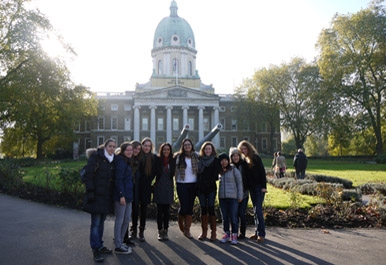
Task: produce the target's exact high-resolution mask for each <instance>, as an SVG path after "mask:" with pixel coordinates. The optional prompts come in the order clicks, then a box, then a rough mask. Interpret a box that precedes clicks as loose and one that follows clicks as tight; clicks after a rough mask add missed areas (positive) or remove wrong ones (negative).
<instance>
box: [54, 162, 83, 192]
mask: <svg viewBox="0 0 386 265" xmlns="http://www.w3.org/2000/svg"><path fill="white" fill-rule="evenodd" d="M79 172H80V170H74V169H68V168H61V169H60V172H59V184H60V190H61V191H62V192H64V193H68V194H73V195H74V196H78V195H80V194H83V193H84V191H85V187H84V184H83V183H82V182H81V180H80V175H79V174H80V173H79Z"/></svg>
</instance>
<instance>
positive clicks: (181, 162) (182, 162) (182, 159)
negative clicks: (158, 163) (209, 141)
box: [176, 138, 196, 167]
mask: <svg viewBox="0 0 386 265" xmlns="http://www.w3.org/2000/svg"><path fill="white" fill-rule="evenodd" d="M186 142H189V143H190V144H191V145H192V151H191V153H193V152H196V151H195V150H194V145H193V142H192V140H190V139H189V138H185V139H184V140H182V143H181V147H180V150H179V151H178V153H177V154H176V157H177V156H178V155H179V157H180V158H179V159H178V164H177V166H178V167H180V166H181V165H184V166H186V162H185V157H186V153H185V150H184V144H185V143H186Z"/></svg>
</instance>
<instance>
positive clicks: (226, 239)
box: [220, 233, 230, 243]
mask: <svg viewBox="0 0 386 265" xmlns="http://www.w3.org/2000/svg"><path fill="white" fill-rule="evenodd" d="M229 240H230V235H229V233H225V234H224V236H223V237H222V238H221V240H220V242H221V243H225V242H227V241H229Z"/></svg>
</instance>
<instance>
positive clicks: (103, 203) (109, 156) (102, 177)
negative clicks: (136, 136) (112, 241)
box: [83, 139, 116, 262]
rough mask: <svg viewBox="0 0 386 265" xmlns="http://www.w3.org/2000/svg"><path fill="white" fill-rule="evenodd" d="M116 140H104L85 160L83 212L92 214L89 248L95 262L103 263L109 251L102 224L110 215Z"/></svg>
mask: <svg viewBox="0 0 386 265" xmlns="http://www.w3.org/2000/svg"><path fill="white" fill-rule="evenodd" d="M115 147H116V144H115V141H114V140H113V139H109V140H107V141H106V142H105V143H104V144H103V145H102V146H100V147H99V148H98V149H97V151H96V152H95V153H93V154H92V155H91V156H90V158H89V159H88V162H87V166H86V176H85V181H84V183H85V186H86V195H85V199H84V201H83V207H84V210H85V211H86V212H88V213H90V214H91V226H90V246H91V249H92V251H93V256H94V260H95V261H97V262H102V261H103V260H104V257H103V256H102V254H111V253H112V250H111V249H109V248H107V247H105V246H104V245H103V230H104V222H105V220H106V217H107V215H108V214H112V213H113V207H114V206H113V205H114V203H113V188H114V174H115V154H114V151H115Z"/></svg>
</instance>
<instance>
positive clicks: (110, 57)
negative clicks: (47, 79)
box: [31, 0, 370, 94]
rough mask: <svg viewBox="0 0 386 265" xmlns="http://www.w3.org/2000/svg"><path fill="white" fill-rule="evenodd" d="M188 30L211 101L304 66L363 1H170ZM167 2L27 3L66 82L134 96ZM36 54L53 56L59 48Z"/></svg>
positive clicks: (148, 66)
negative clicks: (48, 36)
mask: <svg viewBox="0 0 386 265" xmlns="http://www.w3.org/2000/svg"><path fill="white" fill-rule="evenodd" d="M176 2H177V6H178V15H179V16H180V17H182V18H184V19H185V20H186V21H187V22H188V23H189V24H190V26H191V27H192V29H193V32H194V35H195V40H196V50H197V58H196V69H197V70H198V73H199V75H200V77H201V81H202V82H203V83H204V84H206V85H210V84H212V85H213V87H214V88H215V93H217V94H228V93H233V91H234V88H235V87H237V86H239V85H241V84H242V82H243V80H244V79H246V78H251V77H252V76H253V74H254V73H255V71H257V70H259V69H261V68H263V67H266V68H268V67H270V65H280V64H282V63H287V62H289V61H290V60H291V59H292V58H294V57H302V58H304V59H306V61H307V62H311V61H312V59H313V58H314V57H315V56H316V55H317V50H316V49H315V44H316V42H317V40H318V36H319V34H320V33H321V31H322V29H324V28H329V27H330V26H331V21H332V18H333V16H334V15H335V14H336V13H338V14H344V15H346V14H349V13H351V14H352V13H356V12H358V11H360V10H361V9H364V8H367V7H368V4H369V3H370V0H276V1H268V0H238V1H231V0H222V1H220V0H218V1H217V0H176ZM170 3H171V0H31V4H32V5H33V6H35V7H37V8H38V9H39V10H40V11H41V12H42V13H43V14H45V15H46V16H47V17H48V18H49V20H50V22H51V23H52V25H53V26H54V28H55V30H56V31H57V32H58V33H59V34H60V35H61V36H62V37H63V39H64V40H65V41H66V42H67V43H69V44H70V45H71V46H72V47H73V48H74V50H75V51H76V53H77V56H76V57H75V56H71V58H70V59H67V66H68V68H69V70H70V72H71V78H72V80H73V81H74V82H75V83H76V84H82V85H85V86H86V87H89V88H90V89H91V90H92V91H95V92H123V91H126V90H134V88H135V84H136V83H140V84H142V83H146V82H148V81H149V79H150V76H151V74H152V69H153V64H152V57H151V49H152V48H153V38H154V33H155V29H156V27H157V25H158V23H159V22H160V21H161V20H162V19H163V18H164V17H167V16H169V15H170V11H169V7H170ZM44 47H45V49H46V50H47V52H48V53H49V54H51V55H53V56H54V55H58V54H59V51H60V48H58V47H60V45H59V44H58V43H57V42H54V41H46V42H45V43H44Z"/></svg>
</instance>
